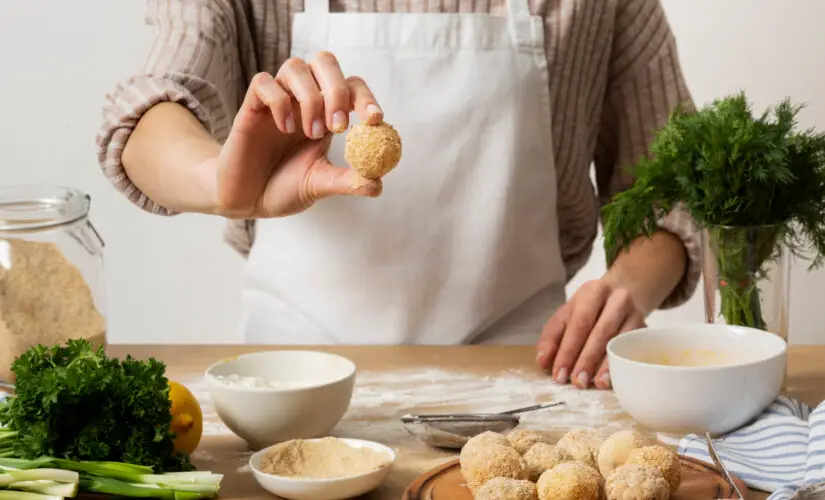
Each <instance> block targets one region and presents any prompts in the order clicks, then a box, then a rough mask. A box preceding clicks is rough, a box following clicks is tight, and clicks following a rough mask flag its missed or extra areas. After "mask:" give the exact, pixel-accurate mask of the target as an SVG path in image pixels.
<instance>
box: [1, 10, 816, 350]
mask: <svg viewBox="0 0 825 500" xmlns="http://www.w3.org/2000/svg"><path fill="white" fill-rule="evenodd" d="M273 1H277V0H273ZM663 1H664V3H665V6H666V8H667V11H668V14H669V17H670V21H671V24H672V26H673V29H674V31H675V32H676V35H677V38H678V40H679V49H680V53H681V57H682V63H683V68H684V71H685V74H686V76H687V80H688V83H689V86H690V88H691V90H692V92H693V95H694V97H695V99H696V101H697V102H698V103H700V104H701V103H704V102H707V101H709V100H711V99H712V98H714V97H716V96H721V95H724V94H728V93H732V92H736V91H738V90H740V89H745V90H746V91H747V92H748V94H749V96H750V97H751V99H752V100H753V101H754V102H755V104H756V106H757V108H761V107H764V106H766V105H769V104H773V103H775V102H777V101H778V100H780V99H782V98H784V97H786V96H791V97H792V98H793V99H794V100H795V101H802V102H807V103H808V105H809V106H808V108H807V110H806V111H805V112H804V115H803V122H804V123H803V124H804V125H807V126H817V127H820V128H822V129H825V30H823V29H822V25H823V22H825V1H823V0H787V1H782V2H780V1H777V0H725V1H723V2H720V1H719V0H663ZM143 15H144V0H118V1H111V0H82V1H79V2H61V1H58V0H50V1H46V2H23V1H13V0H6V1H0V64H2V66H0V67H2V77H0V183H2V184H4V185H5V184H17V183H30V182H49V183H58V184H65V185H72V186H75V187H78V188H80V189H83V190H85V191H86V192H88V193H90V194H91V195H92V198H93V214H92V216H93V220H94V222H95V223H96V225H97V226H98V229H99V231H100V232H101V234H102V235H103V237H104V239H105V240H106V242H107V255H106V257H107V281H108V286H109V315H110V338H111V341H113V342H226V343H230V342H238V341H240V340H241V339H239V338H235V337H233V333H232V332H233V326H234V323H235V320H236V317H237V315H238V312H239V308H240V304H239V298H238V286H239V277H240V273H241V269H242V260H241V259H240V258H239V257H237V256H235V255H234V253H233V252H232V251H231V250H229V249H228V247H227V246H226V245H224V244H222V242H221V240H220V232H221V229H222V221H221V220H218V219H212V218H207V217H200V216H190V215H187V216H179V217H177V218H172V219H163V218H160V217H156V216H150V215H147V214H144V213H141V212H140V211H138V210H137V209H135V208H134V207H132V206H131V205H130V204H129V203H128V202H127V201H126V200H125V199H124V198H123V197H121V196H120V195H119V194H118V193H116V192H115V191H114V190H113V189H112V188H111V187H110V186H109V185H108V183H107V182H106V181H105V180H104V178H103V176H102V175H101V174H100V172H99V171H98V167H97V164H96V158H95V146H94V138H95V133H96V131H97V127H98V124H99V116H100V111H99V110H100V104H101V100H102V96H103V95H104V93H105V92H106V91H107V90H108V89H109V88H110V87H111V85H112V84H113V83H114V82H115V81H116V80H117V79H119V78H120V77H123V76H127V75H128V74H129V73H130V72H131V71H133V70H134V69H135V68H136V65H137V64H138V63H139V61H140V59H141V56H142V54H143V52H144V50H145V48H146V45H147V43H148V42H149V33H148V30H147V28H146V27H145V26H144V25H143ZM600 244H601V242H600V241H599V242H597V247H598V245H600ZM603 271H604V262H603V257H602V256H601V253H600V252H599V248H597V251H596V252H594V258H593V259H592V260H591V262H590V263H589V264H588V266H587V267H586V268H585V269H584V271H583V272H582V273H580V274H579V276H577V278H576V280H575V281H574V283H572V284H571V286H570V290H571V291H572V290H573V289H575V287H576V286H577V285H578V284H580V283H582V282H583V281H586V280H588V279H593V278H596V277H598V276H599V275H600V274H601V273H602V272H603ZM823 285H825V271H820V272H815V273H810V274H809V273H806V272H805V269H804V265H803V264H797V265H796V266H795V269H794V274H793V282H792V288H793V291H792V299H793V301H792V313H791V318H792V319H791V340H792V342H795V343H825V327H823V326H822V325H824V324H825V307H823V303H822V295H821V292H818V290H819V289H821V288H822V287H823ZM702 318H703V315H702V301H701V297H700V296H699V295H698V294H697V295H696V296H695V297H694V299H693V300H692V301H691V302H690V303H688V304H687V305H685V306H683V307H681V308H678V309H675V310H672V311H664V312H657V313H655V314H654V315H653V316H652V317H651V319H650V322H651V323H655V324H664V323H673V322H685V321H690V322H695V321H702Z"/></svg>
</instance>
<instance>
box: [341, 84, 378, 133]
mask: <svg viewBox="0 0 825 500" xmlns="http://www.w3.org/2000/svg"><path fill="white" fill-rule="evenodd" d="M347 84H349V91H350V95H351V96H352V109H353V110H355V113H356V114H358V117H359V118H361V121H362V122H364V123H369V124H370V125H377V124H379V123H381V121H383V120H384V111H383V110H381V107H380V106H379V105H378V102H377V101H376V100H375V96H374V95H373V94H372V90H370V88H369V87H368V86H367V83H366V82H365V81H364V79H363V78H361V77H360V76H351V77H349V78H347Z"/></svg>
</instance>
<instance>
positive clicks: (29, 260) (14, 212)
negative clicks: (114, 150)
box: [0, 185, 106, 382]
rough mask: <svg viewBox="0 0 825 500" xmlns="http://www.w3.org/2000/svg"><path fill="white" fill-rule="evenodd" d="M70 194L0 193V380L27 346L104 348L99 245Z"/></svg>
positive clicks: (83, 207) (84, 200) (13, 189)
mask: <svg viewBox="0 0 825 500" xmlns="http://www.w3.org/2000/svg"><path fill="white" fill-rule="evenodd" d="M90 201H91V199H90V197H89V196H88V195H87V194H85V193H81V192H80V191H78V190H76V189H71V188H65V187H59V186H47V185H31V186H7V187H0V346H2V348H0V381H4V380H5V381H7V382H14V377H13V374H12V373H11V365H12V363H13V362H14V359H15V358H16V357H18V356H20V355H21V354H22V353H24V352H25V351H26V350H27V349H29V348H30V347H32V346H33V345H37V344H43V345H54V344H58V343H59V344H63V343H65V342H66V341H67V340H69V339H80V338H83V339H88V340H89V341H91V342H92V343H93V344H95V345H103V346H106V291H105V279H104V275H103V246H104V244H103V240H102V239H101V238H100V235H99V234H98V232H97V231H96V230H95V228H94V226H93V225H92V223H91V222H90V221H89V206H90Z"/></svg>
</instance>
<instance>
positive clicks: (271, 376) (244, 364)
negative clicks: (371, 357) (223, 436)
mask: <svg viewBox="0 0 825 500" xmlns="http://www.w3.org/2000/svg"><path fill="white" fill-rule="evenodd" d="M230 375H239V376H242V377H260V378H263V379H265V380H268V381H274V382H279V383H285V384H295V385H296V386H295V387H286V388H257V387H254V388H253V387H237V386H230V385H227V384H224V383H222V382H219V381H218V380H216V379H215V376H224V377H226V376H230ZM205 377H206V381H207V385H208V386H209V392H210V394H211V396H212V401H213V403H214V405H215V411H216V412H217V414H218V417H220V419H221V420H222V421H223V423H225V424H226V426H227V427H229V429H230V430H231V431H232V432H234V433H235V434H237V435H238V436H240V437H241V438H243V439H245V440H246V441H247V442H248V443H249V444H250V446H252V447H253V448H255V449H260V448H263V447H265V446H269V445H272V444H275V443H279V442H282V441H289V440H290V439H308V438H316V437H323V436H326V435H328V434H329V433H330V432H331V431H332V429H333V428H334V427H335V426H336V425H337V424H338V422H339V421H340V420H341V418H342V417H343V416H344V413H346V411H347V409H348V408H349V404H350V400H351V399H352V391H353V386H354V383H355V364H354V363H353V362H352V361H350V360H348V359H346V358H343V357H341V356H337V355H335V354H328V353H324V352H315V351H289V350H283V351H266V352H258V353H253V354H244V355H241V356H235V357H232V358H227V359H224V360H221V361H218V362H217V363H215V364H213V365H212V366H210V367H209V368H207V369H206V374H205Z"/></svg>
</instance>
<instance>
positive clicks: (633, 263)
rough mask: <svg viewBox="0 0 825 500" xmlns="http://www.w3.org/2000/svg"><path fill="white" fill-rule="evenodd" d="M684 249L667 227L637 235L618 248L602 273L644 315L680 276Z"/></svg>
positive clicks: (665, 296) (669, 289) (682, 272)
mask: <svg viewBox="0 0 825 500" xmlns="http://www.w3.org/2000/svg"><path fill="white" fill-rule="evenodd" d="M686 269H687V253H686V252H685V247H684V244H683V242H682V240H681V239H680V238H679V237H677V236H675V235H674V234H671V233H669V232H667V231H658V232H656V233H654V234H653V236H652V237H650V238H648V237H646V236H641V237H639V238H637V239H636V240H634V241H633V243H632V244H631V246H630V248H629V250H628V251H626V252H625V251H622V252H620V253H619V255H618V256H617V257H616V260H615V261H614V262H613V265H612V266H611V267H610V269H609V270H608V271H607V273H606V274H605V277H604V279H606V280H607V281H608V282H609V283H610V284H612V285H614V286H618V287H621V288H624V289H626V290H627V291H628V292H630V294H631V295H632V297H633V300H634V302H635V303H636V307H637V308H639V310H640V311H642V312H643V313H644V314H645V315H647V314H649V313H651V312H652V311H654V310H655V309H656V308H657V307H659V306H660V305H661V304H662V303H663V302H664V301H665V299H667V297H668V296H669V295H670V294H671V293H672V292H673V290H674V289H675V288H676V286H677V285H678V284H679V282H680V281H681V280H682V278H683V276H684V275H685V271H686Z"/></svg>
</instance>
